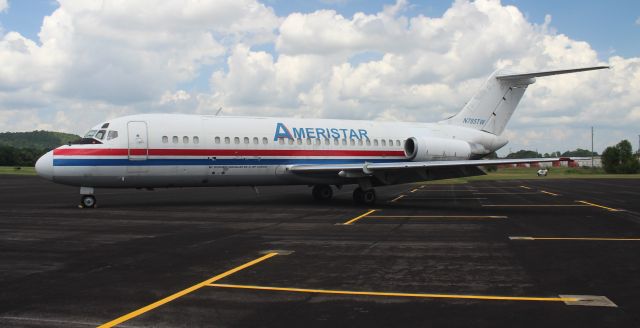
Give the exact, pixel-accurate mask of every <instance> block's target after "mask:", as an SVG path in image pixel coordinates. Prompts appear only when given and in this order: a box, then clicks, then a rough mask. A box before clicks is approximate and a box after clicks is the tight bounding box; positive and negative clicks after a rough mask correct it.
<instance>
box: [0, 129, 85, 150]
mask: <svg viewBox="0 0 640 328" xmlns="http://www.w3.org/2000/svg"><path fill="white" fill-rule="evenodd" d="M78 139H80V136H77V135H75V134H69V133H62V132H52V131H33V132H2V133H0V146H9V147H13V148H32V149H53V148H56V147H58V146H60V145H64V144H66V143H68V142H69V141H75V140H78Z"/></svg>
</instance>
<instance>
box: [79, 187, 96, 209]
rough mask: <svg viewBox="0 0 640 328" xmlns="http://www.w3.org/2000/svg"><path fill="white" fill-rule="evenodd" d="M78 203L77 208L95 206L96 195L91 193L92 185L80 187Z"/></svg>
mask: <svg viewBox="0 0 640 328" xmlns="http://www.w3.org/2000/svg"><path fill="white" fill-rule="evenodd" d="M80 195H81V197H80V205H78V208H94V207H96V197H95V196H94V195H93V187H80Z"/></svg>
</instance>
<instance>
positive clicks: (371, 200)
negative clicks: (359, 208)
mask: <svg viewBox="0 0 640 328" xmlns="http://www.w3.org/2000/svg"><path fill="white" fill-rule="evenodd" d="M376 200H377V196H376V191H375V190H374V189H369V190H367V191H364V192H363V193H362V203H363V204H366V205H373V204H375V203H376Z"/></svg>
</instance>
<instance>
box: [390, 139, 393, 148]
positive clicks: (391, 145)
mask: <svg viewBox="0 0 640 328" xmlns="http://www.w3.org/2000/svg"><path fill="white" fill-rule="evenodd" d="M389 147H393V140H391V139H389Z"/></svg>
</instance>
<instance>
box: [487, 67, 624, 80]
mask: <svg viewBox="0 0 640 328" xmlns="http://www.w3.org/2000/svg"><path fill="white" fill-rule="evenodd" d="M605 68H611V66H594V67H585V68H574V69H565V70H558V71H547V72H535V73H524V74H511V75H499V74H498V75H496V79H498V80H524V79H530V78H534V77H541V76H549V75H558V74H569V73H577V72H584V71H594V70H598V69H605Z"/></svg>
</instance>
